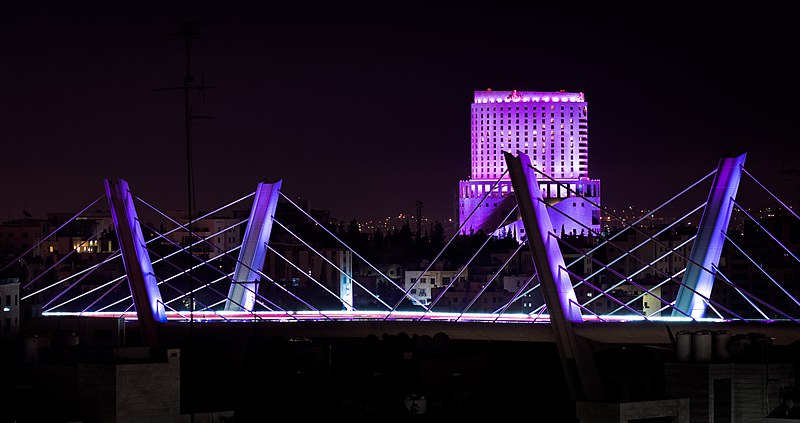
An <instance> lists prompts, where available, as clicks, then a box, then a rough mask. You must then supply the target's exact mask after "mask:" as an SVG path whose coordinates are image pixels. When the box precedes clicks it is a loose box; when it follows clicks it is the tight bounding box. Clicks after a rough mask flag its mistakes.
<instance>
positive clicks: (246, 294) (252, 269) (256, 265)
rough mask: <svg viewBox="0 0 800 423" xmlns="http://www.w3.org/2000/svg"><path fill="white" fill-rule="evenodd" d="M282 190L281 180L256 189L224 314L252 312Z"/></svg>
mask: <svg viewBox="0 0 800 423" xmlns="http://www.w3.org/2000/svg"><path fill="white" fill-rule="evenodd" d="M280 189H281V181H280V180H279V181H277V182H274V183H271V184H269V183H265V182H261V183H259V184H258V188H256V195H255V197H254V198H253V207H252V208H251V209H250V220H248V222H247V229H245V231H244V236H243V237H242V248H241V249H240V250H239V260H238V261H237V262H236V268H235V269H234V271H233V281H232V282H231V288H230V290H229V291H228V299H227V300H226V301H225V311H246V312H252V311H253V306H254V305H255V303H256V292H258V282H259V280H260V279H261V276H260V275H259V272H260V271H261V268H262V267H263V266H264V258H265V257H266V255H267V244H268V243H269V235H270V232H272V221H273V217H274V216H275V208H276V207H277V206H278V197H279V192H280Z"/></svg>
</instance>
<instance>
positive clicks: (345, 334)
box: [38, 312, 800, 348]
mask: <svg viewBox="0 0 800 423" xmlns="http://www.w3.org/2000/svg"><path fill="white" fill-rule="evenodd" d="M168 314H169V313H168ZM344 314H347V312H341V315H340V316H339V317H344V316H343V315H344ZM431 314H432V313H429V314H427V318H426V319H425V320H419V317H420V316H421V313H419V314H414V315H412V313H408V314H406V315H401V316H397V318H396V319H393V320H383V319H380V318H373V319H366V318H364V317H363V316H362V317H360V318H352V316H351V318H341V319H335V320H326V319H321V318H320V316H319V315H313V314H312V313H309V314H308V315H306V316H304V317H303V316H301V315H299V314H296V315H295V317H303V318H301V319H295V318H290V317H289V316H288V315H283V316H279V315H277V314H276V313H273V314H272V315H271V316H267V314H266V313H265V314H264V315H263V316H262V319H261V320H258V319H241V320H223V319H220V318H219V316H216V319H214V320H212V319H209V320H203V319H202V318H201V316H198V320H196V321H195V323H194V324H189V323H188V322H187V321H185V320H178V319H171V320H169V321H168V322H165V323H162V324H161V325H162V328H163V329H164V332H163V335H164V340H165V342H166V343H167V344H172V345H173V346H177V345H178V344H180V343H181V342H182V341H183V340H185V339H188V338H191V337H195V336H197V337H203V336H223V337H227V336H233V337H248V336H254V334H256V335H257V336H259V337H262V336H263V337H287V338H302V337H307V338H362V337H366V336H370V335H375V336H378V337H381V336H383V335H384V334H397V333H400V332H404V333H406V334H408V335H409V336H411V335H419V336H423V335H428V336H431V337H432V336H434V335H436V334H437V333H445V334H447V335H448V336H449V337H450V338H451V339H459V340H469V341H519V342H555V338H554V336H553V329H552V327H551V325H550V320H549V316H547V315H546V314H545V315H542V316H539V318H538V320H537V321H536V322H533V318H529V319H528V320H525V319H523V318H521V317H520V318H518V319H517V320H503V321H499V320H498V321H494V320H493V319H494V318H496V317H497V316H496V315H495V316H493V317H492V318H491V319H490V318H489V317H490V316H492V315H489V314H487V315H482V319H480V317H481V315H475V316H473V317H472V319H470V320H466V319H462V320H458V321H456V320H455V318H454V317H453V316H452V315H450V316H431ZM442 314H443V315H444V314H445V313H442ZM351 315H352V313H351ZM132 317H135V315H132ZM172 317H176V316H172ZM208 317H214V315H211V314H210V315H209V316H208ZM329 317H330V316H329ZM629 317H630V316H629ZM587 318H588V316H587ZM117 320H118V319H115V318H113V317H109V316H107V317H105V318H102V317H99V316H97V315H95V316H94V317H90V316H82V317H78V316H69V315H60V316H51V318H48V319H39V323H38V324H42V325H55V326H58V327H59V328H61V329H63V328H64V327H71V326H70V324H69V323H68V321H74V322H75V325H78V326H80V327H87V326H91V325H92V324H93V323H92V322H97V324H99V325H102V323H101V322H102V321H117ZM120 320H122V319H120ZM123 321H124V325H125V329H126V331H128V332H130V334H129V336H126V338H127V339H128V340H129V341H134V342H135V340H136V339H138V337H137V336H136V335H135V333H137V332H139V331H140V322H139V321H137V320H135V319H130V320H123ZM622 321H624V322H625V323H624V325H620V322H622ZM106 326H107V325H106ZM76 327H77V326H76ZM573 329H574V332H575V334H576V335H577V336H579V337H581V338H585V339H588V340H590V341H593V342H594V343H595V344H596V345H598V346H602V345H606V344H608V345H611V344H631V345H654V346H661V347H665V348H671V347H672V346H673V340H672V336H674V335H675V334H676V333H678V332H679V331H689V332H691V333H694V332H696V331H701V330H709V331H712V332H714V331H728V332H730V333H731V334H732V335H737V334H751V333H757V334H762V335H765V336H767V337H769V338H771V342H772V345H784V346H785V345H791V344H798V345H800V331H798V330H797V324H796V323H794V322H792V321H738V320H720V319H703V320H698V321H692V320H688V319H687V320H679V319H669V318H666V319H662V320H657V321H656V320H650V321H644V320H642V321H635V320H630V319H628V320H623V319H619V320H612V321H605V322H603V321H599V320H588V319H587V320H586V321H584V322H581V323H577V324H575V325H574V328H573Z"/></svg>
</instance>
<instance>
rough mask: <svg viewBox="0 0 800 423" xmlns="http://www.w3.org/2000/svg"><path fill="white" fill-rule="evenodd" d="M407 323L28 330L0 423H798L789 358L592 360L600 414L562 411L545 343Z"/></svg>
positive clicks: (63, 324) (13, 357)
mask: <svg viewBox="0 0 800 423" xmlns="http://www.w3.org/2000/svg"><path fill="white" fill-rule="evenodd" d="M407 323H408V324H406V325H404V324H403V323H402V322H397V323H395V324H390V325H385V326H382V327H383V328H385V329H387V331H386V332H384V333H378V332H376V330H375V329H376V328H380V327H381V326H379V325H369V324H364V325H362V326H363V328H362V329H361V331H362V332H363V333H361V334H360V335H356V332H358V331H354V332H353V333H351V334H347V336H342V334H345V332H342V331H339V332H337V331H336V330H334V328H333V327H326V325H324V324H322V325H320V324H317V326H315V327H314V328H316V329H313V330H312V329H309V328H311V326H309V327H308V328H306V327H304V326H303V325H300V324H296V323H275V324H265V323H261V324H256V323H247V322H239V323H220V324H204V323H180V324H174V325H171V326H169V327H168V328H167V329H166V332H165V333H164V335H165V339H167V340H168V341H167V342H166V345H165V346H164V347H163V348H151V347H147V346H145V344H144V343H143V342H142V339H143V337H142V336H141V333H139V332H138V328H137V327H136V325H135V323H134V322H128V323H127V324H123V323H121V322H118V321H116V320H113V319H76V318H69V319H57V318H48V319H43V320H42V321H41V322H39V325H38V326H37V325H36V324H32V325H30V327H31V331H29V332H27V333H24V334H21V335H20V336H19V337H17V338H16V339H15V340H14V341H12V342H11V343H9V344H8V345H6V348H4V349H3V354H4V356H3V359H2V363H3V368H2V369H0V370H1V371H2V374H4V375H7V376H8V377H7V378H6V382H5V383H3V387H2V391H1V394H2V398H3V401H2V404H3V405H2V411H3V413H2V416H3V417H2V419H3V420H2V421H8V422H19V423H22V422H39V421H48V422H261V421H267V420H270V419H276V418H291V419H295V420H298V421H310V420H322V419H332V418H333V419H336V420H339V419H346V420H347V421H351V422H359V421H364V422H366V421H376V419H379V420H380V421H384V422H393V421H396V422H404V421H454V420H456V419H464V420H465V421H476V420H482V419H485V420H487V421H488V420H492V421H497V419H508V418H525V419H528V420H531V421H547V422H570V423H577V422H580V423H588V422H608V421H629V422H638V423H655V422H683V421H691V422H692V423H694V422H722V421H725V422H753V421H761V422H775V423H777V422H784V423H785V422H792V421H798V419H800V413H798V409H797V408H796V406H795V405H794V404H800V401H797V396H796V394H795V392H794V385H795V380H797V369H798V363H797V360H798V357H800V348H799V347H800V346H799V345H798V343H797V342H792V343H789V344H780V345H778V344H773V343H772V342H771V338H769V337H766V336H760V335H758V334H755V333H751V334H739V335H734V336H731V337H729V338H728V342H726V344H725V348H724V349H709V350H704V349H701V348H695V349H692V347H693V346H691V345H686V344H680V343H678V342H677V340H679V339H685V338H684V337H683V335H685V333H681V334H680V335H681V338H677V337H676V343H675V344H670V343H666V344H664V343H658V344H648V343H646V342H643V343H638V344H637V343H609V344H604V345H600V344H596V345H598V346H599V348H597V349H596V350H595V351H594V352H593V356H594V358H595V361H596V363H597V367H598V370H599V371H600V375H601V378H602V382H603V385H604V387H605V388H606V390H607V394H608V398H609V402H608V403H605V404H594V403H585V402H576V401H574V400H573V399H572V397H571V395H570V392H569V387H568V384H567V381H566V378H565V376H564V374H563V368H562V366H561V365H560V357H559V353H558V350H557V348H556V344H555V343H554V342H552V341H547V340H539V341H536V340H530V339H529V340H525V339H523V337H522V336H519V337H518V338H519V339H515V338H514V337H513V336H511V335H510V334H511V333H513V331H512V330H511V328H509V329H502V328H497V329H493V330H496V331H499V332H497V333H498V334H502V333H503V332H502V331H503V330H508V334H506V335H503V336H500V335H498V336H497V339H488V338H487V339H479V338H480V334H481V333H480V329H479V327H478V326H476V327H475V329H474V332H473V335H476V336H472V337H471V338H472V339H470V337H468V336H466V335H465V333H464V332H463V331H464V330H465V329H468V328H465V329H457V328H454V329H453V331H452V333H448V331H447V327H446V326H443V327H431V326H430V325H426V324H419V323H417V324H416V325H414V324H413V322H407ZM340 324H344V323H340ZM462 325H463V324H462ZM414 326H416V327H417V328H418V329H419V330H418V331H414V330H413V329H412V328H413V327H414ZM467 326H469V325H467ZM496 326H505V325H493V326H492V327H496ZM527 326H531V325H527ZM460 327H462V326H458V328H460ZM547 327H548V326H547V325H544V328H547ZM33 328H37V329H35V330H34V329H33ZM439 329H444V330H439ZM326 330H327V331H329V333H328V335H325V334H323V333H322V332H325V331H326ZM517 330H520V329H519V328H517ZM530 330H531V331H533V330H534V328H530ZM536 330H542V329H541V328H539V329H536ZM37 334H38V335H37ZM694 334H695V335H697V339H701V338H702V337H704V336H705V335H709V338H707V339H708V340H710V339H711V337H710V332H703V331H696V332H695V333H694ZM539 336H540V335H536V336H531V337H530V338H531V339H536V338H537V337H539ZM720 339H721V338H720ZM642 340H643V341H646V338H642ZM698 345H699V344H698ZM708 345H711V344H708ZM687 348H689V349H688V350H687ZM687 351H688V355H686V353H687ZM792 401H793V402H792ZM659 407H660V408H659ZM654 410H655V411H654ZM648 413H649V414H648ZM653 413H655V416H654V415H653ZM686 413H689V414H690V415H691V420H685V418H686V417H688V416H687V415H686ZM659 414H660V415H659ZM620 415H622V416H623V417H620ZM624 416H628V417H627V418H625V417H624ZM647 416H650V417H647ZM682 418H684V419H683V420H682ZM779 418H780V419H779Z"/></svg>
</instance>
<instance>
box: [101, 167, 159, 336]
mask: <svg viewBox="0 0 800 423" xmlns="http://www.w3.org/2000/svg"><path fill="white" fill-rule="evenodd" d="M104 182H105V188H106V196H107V197H108V204H109V206H110V209H111V216H112V218H113V220H114V229H115V230H116V232H117V239H118V240H119V248H120V252H121V255H122V262H123V264H124V265H125V273H126V274H127V276H128V285H129V286H130V289H131V295H132V296H133V304H134V306H135V307H136V316H137V320H138V321H139V325H140V328H141V331H142V335H143V336H144V341H145V343H147V345H149V346H151V347H158V346H159V344H160V340H159V324H160V323H163V322H166V321H167V314H166V312H165V310H164V303H163V301H162V300H161V292H160V291H159V290H158V281H157V280H156V277H155V274H154V273H153V263H152V262H151V261H150V255H149V254H148V252H147V248H146V247H145V241H144V235H143V234H142V227H141V225H140V224H139V218H138V216H137V215H136V208H135V207H134V205H133V196H132V195H131V192H130V189H129V188H128V183H127V182H126V181H125V180H123V179H114V180H111V179H106V180H105V181H104Z"/></svg>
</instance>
